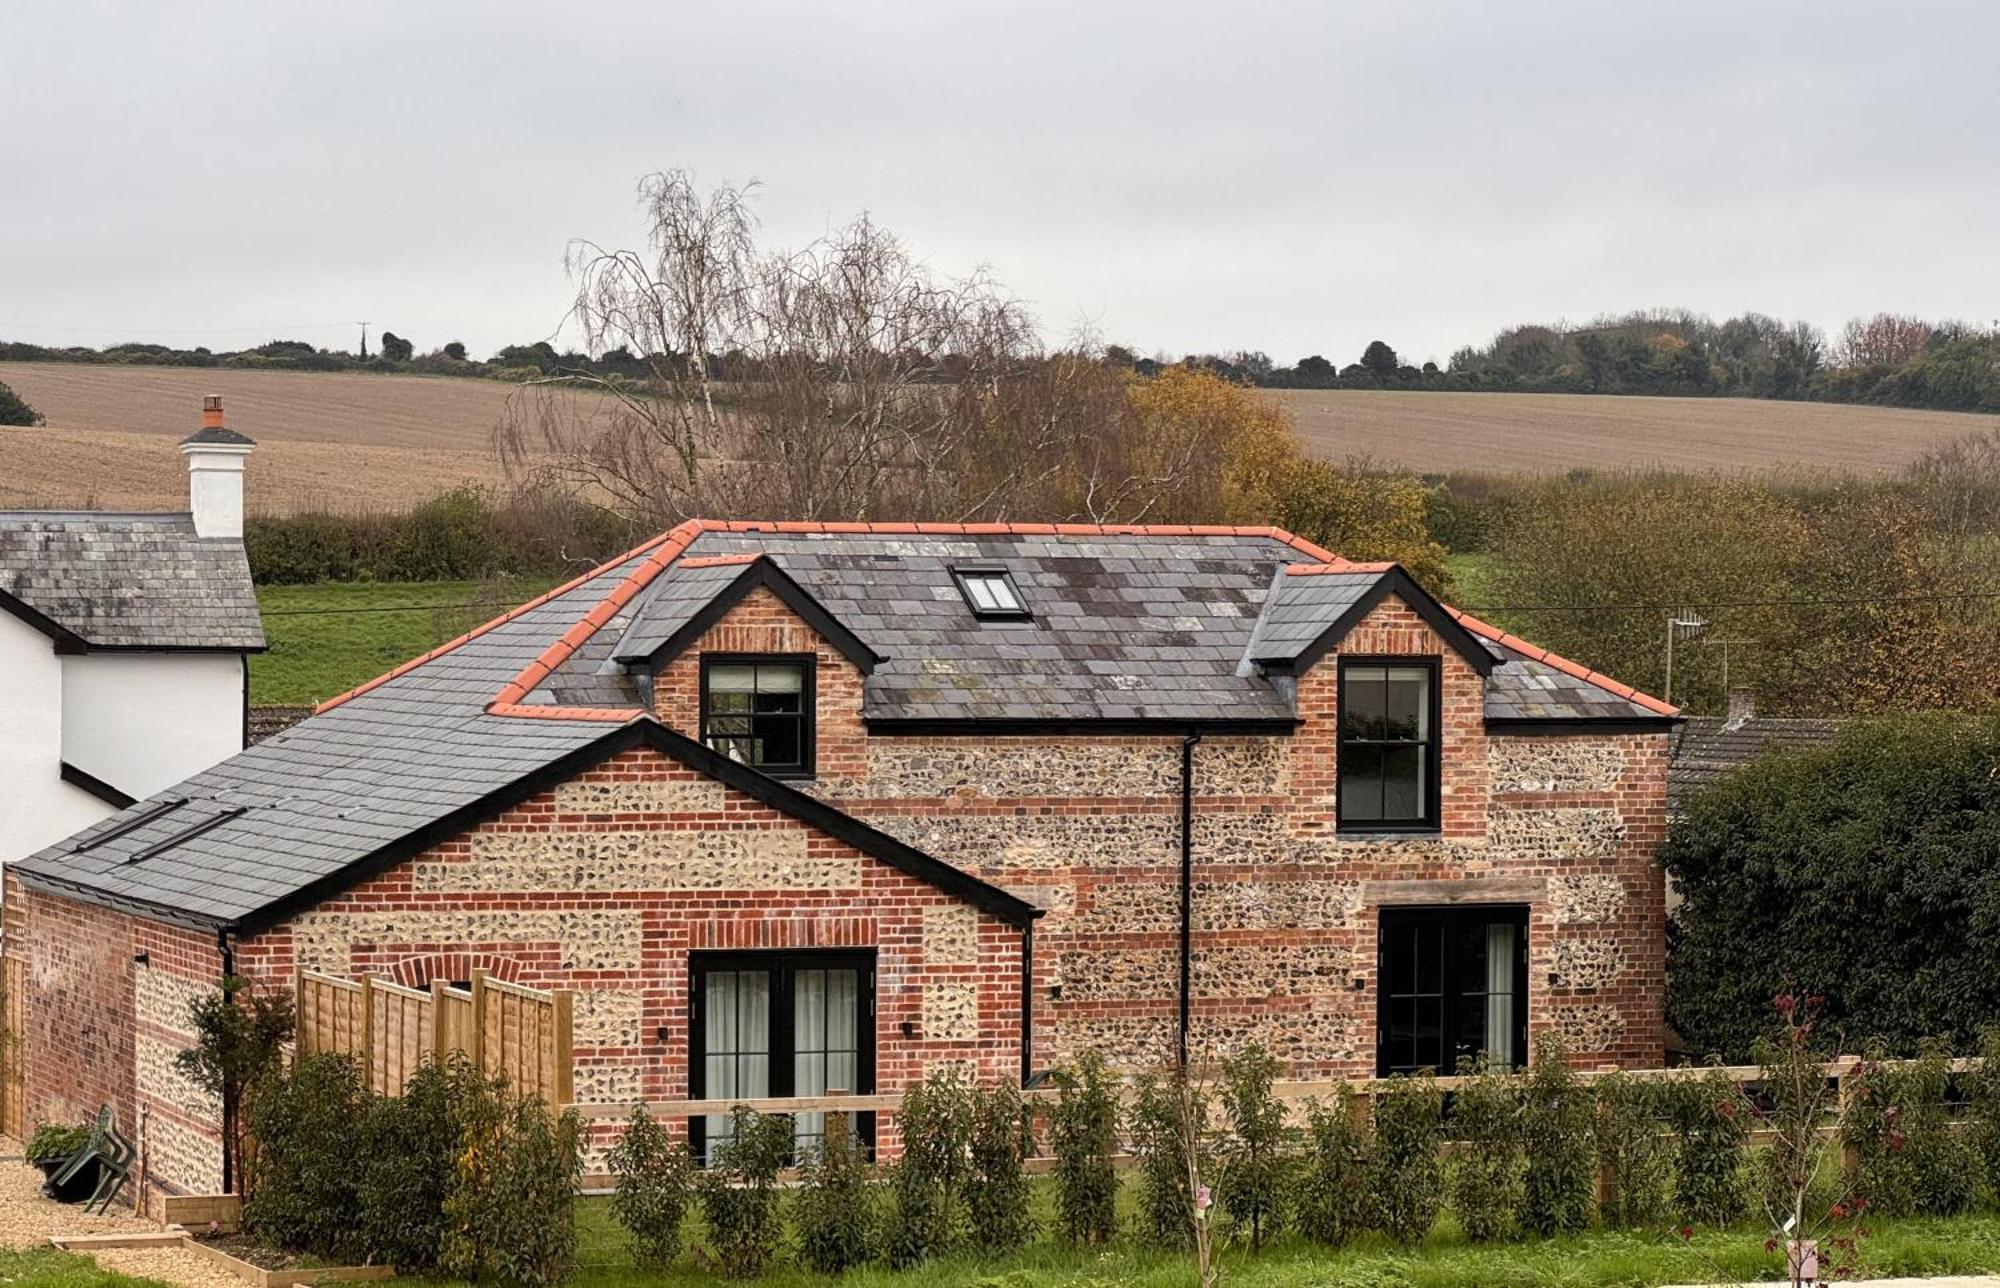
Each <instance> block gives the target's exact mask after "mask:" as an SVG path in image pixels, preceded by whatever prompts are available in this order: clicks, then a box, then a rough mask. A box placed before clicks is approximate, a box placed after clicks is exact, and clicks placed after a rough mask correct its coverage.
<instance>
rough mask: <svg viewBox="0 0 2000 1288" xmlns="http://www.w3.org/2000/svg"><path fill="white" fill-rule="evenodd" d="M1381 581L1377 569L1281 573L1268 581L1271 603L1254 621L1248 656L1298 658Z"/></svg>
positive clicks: (1258, 657) (1269, 659)
mask: <svg viewBox="0 0 2000 1288" xmlns="http://www.w3.org/2000/svg"><path fill="white" fill-rule="evenodd" d="M1380 580H1382V574H1381V573H1380V572H1371V571H1366V570H1362V569H1356V570H1355V571H1353V572H1333V573H1324V574H1322V575H1320V576H1316V577H1289V576H1285V575H1283V574H1280V575H1279V576H1278V578H1277V580H1276V581H1274V582H1273V583H1272V584H1271V598H1270V603H1269V604H1268V606H1266V608H1265V609H1264V612H1263V615H1262V617H1261V619H1260V620H1259V621H1258V623H1257V626H1256V631H1255V638H1254V639H1253V640H1252V641H1251V643H1250V646H1249V650H1248V652H1249V654H1250V656H1251V657H1252V658H1255V659H1256V660H1258V661H1260V662H1262V661H1276V660H1279V659H1290V658H1295V657H1297V656H1298V655H1299V654H1300V653H1301V652H1302V651H1303V650H1304V649H1305V648H1306V646H1307V645H1309V644H1311V643H1312V642H1313V641H1315V640H1317V639H1318V638H1319V637H1320V636H1321V635H1323V634H1325V633H1326V630H1327V628H1328V627H1329V626H1330V625H1332V624H1333V623H1334V622H1336V621H1338V620H1339V619H1340V617H1341V616H1342V615H1343V614H1345V613H1347V612H1348V611H1349V610H1351V609H1352V608H1354V607H1355V606H1356V605H1358V604H1359V603H1361V601H1362V600H1363V599H1364V598H1366V597H1367V595H1368V592H1369V591H1371V590H1373V589H1374V588H1375V583H1376V582H1378V581H1380Z"/></svg>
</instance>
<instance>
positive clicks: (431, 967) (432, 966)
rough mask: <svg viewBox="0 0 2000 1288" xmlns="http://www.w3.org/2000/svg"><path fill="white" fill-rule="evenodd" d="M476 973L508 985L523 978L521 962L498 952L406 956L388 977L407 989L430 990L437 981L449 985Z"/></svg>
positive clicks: (469, 977)
mask: <svg viewBox="0 0 2000 1288" xmlns="http://www.w3.org/2000/svg"><path fill="white" fill-rule="evenodd" d="M474 970H483V971H485V972H486V973H487V975H488V976H490V977H491V978H493V979H497V980H504V981H505V982H507V983H509V984H513V983H518V982H519V981H520V978H521V963H519V962H517V961H515V960H514V959H513V958H511V957H502V956H501V955H500V954H498V953H426V954H424V955H423V956H421V957H405V958H404V959H403V960H402V961H399V962H397V963H396V965H395V966H394V968H392V969H391V970H390V972H389V978H390V979H392V980H394V981H395V982H396V983H398V984H401V985H402V986H403V987H405V988H429V987H430V986H431V981H432V980H434V979H436V980H443V981H444V982H445V983H447V984H449V983H451V982H452V981H454V980H468V979H471V978H472V972H473V971H474Z"/></svg>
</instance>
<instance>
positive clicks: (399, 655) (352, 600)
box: [250, 580, 554, 706]
mask: <svg viewBox="0 0 2000 1288" xmlns="http://www.w3.org/2000/svg"><path fill="white" fill-rule="evenodd" d="M553 584H554V583H553V582H549V581H542V580H512V581H496V582H473V581H422V582H358V583H352V584H326V585H318V586H260V587H258V588H257V607H258V609H259V610H260V611H262V613H263V614H264V636H265V638H266V639H267V640H269V642H270V645H271V647H270V649H269V651H268V652H264V653H260V654H256V655H253V656H252V657H251V659H250V701H251V703H252V704H253V705H256V706H304V705H306V704H309V703H314V702H319V701H323V700H324V699H327V698H330V697H332V696H333V695H334V694H336V693H344V692H346V691H347V690H348V689H351V688H353V687H354V686H355V685H357V684H360V683H362V682H363V681H366V680H372V679H374V678H375V677H376V676H378V675H380V674H382V673H383V672H384V671H387V670H390V669H392V668H394V667H395V666H397V665H398V664H399V663H402V662H407V661H408V660H409V659H411V658H413V657H416V656H417V655H418V654H420V653H426V652H429V651H430V650H431V649H434V648H436V647H437V646H438V645H440V644H442V643H444V642H445V641H446V640H448V639H452V638H454V637H456V636H458V635H462V634H464V633H465V632H466V631H468V630H470V629H471V628H472V627H474V626H477V625H478V624H479V623H481V622H483V621H486V620H487V619H488V618H492V617H497V616H499V615H500V613H502V612H504V611H505V610H506V609H507V608H511V607H513V606H514V605H515V604H518V603H521V602H522V601H523V600H527V599H532V598H534V597H535V596H536V595H538V594H540V593H541V592H542V591H544V590H547V589H548V588H549V587H550V586H551V585H553Z"/></svg>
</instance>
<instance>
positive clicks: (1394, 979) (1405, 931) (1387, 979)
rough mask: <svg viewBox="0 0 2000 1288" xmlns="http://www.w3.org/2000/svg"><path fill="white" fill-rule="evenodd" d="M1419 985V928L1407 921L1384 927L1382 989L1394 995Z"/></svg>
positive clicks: (1412, 990) (1411, 989)
mask: <svg viewBox="0 0 2000 1288" xmlns="http://www.w3.org/2000/svg"><path fill="white" fill-rule="evenodd" d="M1416 987H1417V929H1416V927H1415V926H1413V925H1411V924H1410V923H1409V922H1407V921H1393V922H1389V923H1388V924H1386V925H1384V926H1383V927H1382V990H1383V992H1384V993H1386V994H1387V995H1389V996H1391V997H1394V996H1398V995H1400V994H1404V993H1410V992H1414V991H1415V990H1416Z"/></svg>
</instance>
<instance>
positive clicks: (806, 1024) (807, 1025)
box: [792, 970, 861, 1145]
mask: <svg viewBox="0 0 2000 1288" xmlns="http://www.w3.org/2000/svg"><path fill="white" fill-rule="evenodd" d="M859 987H860V981H859V978H858V974H857V972H855V971H851V970H802V971H799V972H798V973H797V974H796V975H794V976H793V977H792V1050H793V1055H792V1094H793V1095H797V1096H819V1095H825V1094H826V1093H827V1092H829V1091H842V1092H846V1093H848V1094H849V1095H853V1094H855V1093H858V1092H859V1091H861V1088H860V1087H859V1086H857V1085H856V1082H857V1079H859V1077H860V1074H861V1062H860V1047H859V1045H858V1042H857V1038H858V1034H857V1032H856V1011H857V1008H856V1006H855V994H856V991H857V990H858V988H859ZM793 1124H794V1131H793V1135H794V1139H795V1141H796V1143H798V1144H800V1145H804V1144H807V1143H810V1142H812V1141H816V1140H818V1139H819V1138H820V1136H821V1135H822V1134H823V1133H824V1132H825V1131H826V1115H824V1114H799V1115H797V1116H796V1117H795V1118H794V1119H793Z"/></svg>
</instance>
